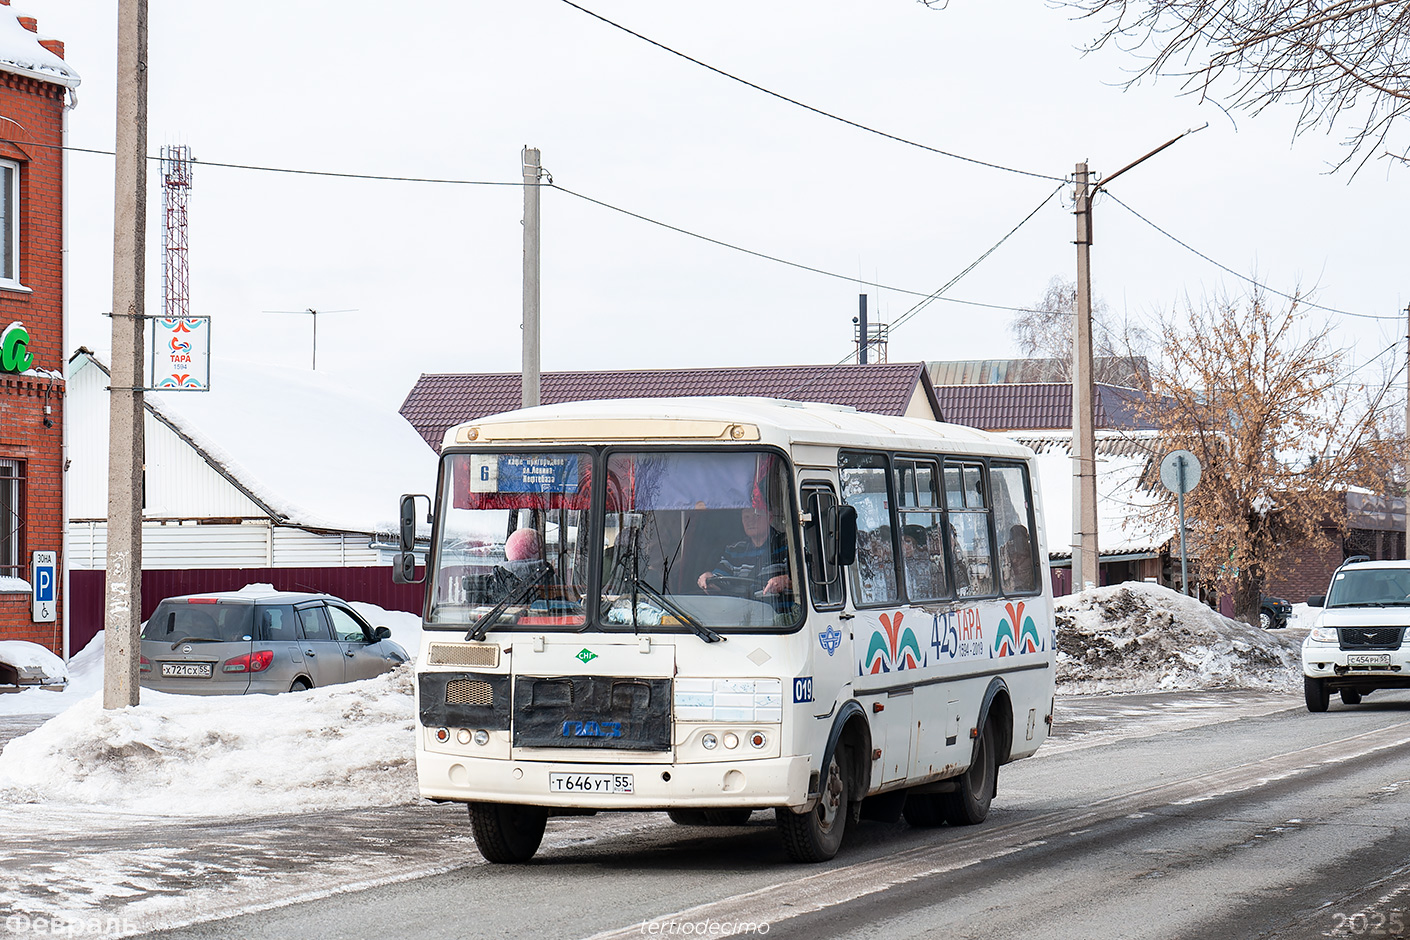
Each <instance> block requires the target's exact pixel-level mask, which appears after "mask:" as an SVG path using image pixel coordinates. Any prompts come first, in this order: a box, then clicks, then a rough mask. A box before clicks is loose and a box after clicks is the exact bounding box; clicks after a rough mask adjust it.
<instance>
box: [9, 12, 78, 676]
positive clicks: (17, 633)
mask: <svg viewBox="0 0 1410 940" xmlns="http://www.w3.org/2000/svg"><path fill="white" fill-rule="evenodd" d="M3 12H5V13H8V8H5V10H4V11H3ZM64 95H65V91H64V89H63V88H62V87H60V86H58V85H53V84H50V83H48V82H41V81H36V80H34V79H30V78H24V77H21V76H18V75H13V74H11V73H8V72H0V137H3V138H5V140H7V141H15V143H0V156H3V157H4V158H6V159H9V160H14V161H16V162H18V163H19V165H20V173H19V190H20V200H19V211H20V238H19V250H18V275H19V282H20V284H21V285H22V286H23V287H24V288H26V289H25V290H19V289H12V288H0V329H3V328H4V327H6V326H8V325H9V324H11V323H13V322H16V321H19V322H20V323H23V324H24V326H25V329H26V330H27V331H28V333H29V336H30V342H29V352H30V354H32V355H33V356H34V363H33V366H32V367H31V371H30V373H29V374H25V375H4V376H0V459H9V460H17V461H22V462H23V465H24V476H25V481H24V484H23V488H22V494H21V509H20V518H19V520H18V523H19V527H18V535H19V555H20V558H19V561H20V568H19V570H14V569H9V570H3V571H0V575H9V576H14V577H21V578H24V579H26V580H28V579H29V565H30V559H31V558H32V555H33V553H34V552H36V551H52V552H56V553H58V561H59V563H60V565H62V564H63V532H64V519H63V486H64V467H63V460H64V455H63V426H64V403H65V400H66V396H65V394H64V383H63V380H62V378H60V377H59V376H61V375H62V372H63V362H64V360H63V350H64V336H63V301H64V298H63V224H62V222H63V184H64V180H63V161H62V151H61V150H60V149H59V147H60V145H61V144H62V142H63V140H62V138H63V106H64ZM34 370H47V371H49V372H52V373H53V376H52V377H51V376H49V375H44V374H35V371H34ZM46 406H47V407H48V409H49V411H48V413H47V414H46V413H45V408H46ZM46 417H47V418H48V419H49V420H50V422H51V426H50V427H45V426H44V419H45V418H46ZM57 596H58V603H57V605H56V619H55V620H54V621H53V622H38V623H37V622H35V621H34V620H33V619H32V617H31V609H32V608H31V605H32V598H31V595H30V594H29V593H28V592H25V593H0V640H29V641H31V642H34V643H39V644H42V645H43V646H46V647H48V648H49V649H51V650H53V651H54V652H55V653H58V654H60V655H62V654H63V651H64V650H63V618H64V611H63V605H64V603H65V602H66V598H65V597H64V595H63V592H62V591H59V592H58V595H57Z"/></svg>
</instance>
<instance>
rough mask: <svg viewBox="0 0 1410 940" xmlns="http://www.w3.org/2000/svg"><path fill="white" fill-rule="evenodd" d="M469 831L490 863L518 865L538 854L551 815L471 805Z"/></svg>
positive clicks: (538, 809) (526, 809)
mask: <svg viewBox="0 0 1410 940" xmlns="http://www.w3.org/2000/svg"><path fill="white" fill-rule="evenodd" d="M469 808H470V829H471V831H472V832H473V833H474V834H475V847H476V848H477V849H479V850H480V854H481V855H483V856H484V857H485V861H487V862H498V863H502V864H509V865H516V864H520V863H523V862H527V861H528V860H529V859H531V858H533V857H534V853H535V852H537V851H538V850H539V843H541V842H542V841H543V831H544V828H545V827H546V826H547V825H548V811H547V810H545V809H543V808H542V807H539V806H517V805H514V804H512V803H471V804H469Z"/></svg>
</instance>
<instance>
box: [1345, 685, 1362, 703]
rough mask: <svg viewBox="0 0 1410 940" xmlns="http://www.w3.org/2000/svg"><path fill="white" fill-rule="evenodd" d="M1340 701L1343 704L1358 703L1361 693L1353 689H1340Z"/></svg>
mask: <svg viewBox="0 0 1410 940" xmlns="http://www.w3.org/2000/svg"><path fill="white" fill-rule="evenodd" d="M1341 702H1342V704H1343V705H1360V704H1361V693H1360V692H1358V691H1356V690H1355V689H1342V690H1341Z"/></svg>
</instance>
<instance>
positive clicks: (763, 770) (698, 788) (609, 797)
mask: <svg viewBox="0 0 1410 940" xmlns="http://www.w3.org/2000/svg"><path fill="white" fill-rule="evenodd" d="M811 769H812V768H811V764H810V762H809V760H808V758H807V757H803V756H794V757H779V758H768V759H760V760H742V761H735V762H729V761H717V762H710V763H696V764H629V763H610V764H609V763H602V764H586V763H579V762H576V761H574V762H571V763H569V762H564V763H558V762H554V761H525V760H496V759H484V758H481V759H474V758H466V757H462V756H459V755H455V754H440V753H436V752H432V751H418V752H417V754H416V776H417V780H418V782H419V783H420V786H421V795H422V796H423V797H425V798H427V799H431V800H450V801H455V802H461V803H479V802H485V803H518V804H525V805H531V806H557V807H564V808H579V809H592V810H647V809H676V808H688V807H689V808H700V809H709V808H711V807H743V806H750V807H754V808H756V809H762V808H766V807H772V806H790V807H793V808H794V809H803V808H805V807H806V806H807V804H808V777H809V774H810V772H811ZM624 777H629V778H630V781H629V786H630V790H631V792H622V788H623V786H624V784H627V781H624V780H622V779H621V778H624ZM555 779H556V780H557V781H558V782H557V784H556V786H557V787H563V786H565V785H569V786H573V787H575V789H571V790H565V789H557V788H555V784H554V783H553V782H552V781H554V780H555ZM583 786H588V787H594V788H595V789H581V787H583ZM614 791H615V792H614Z"/></svg>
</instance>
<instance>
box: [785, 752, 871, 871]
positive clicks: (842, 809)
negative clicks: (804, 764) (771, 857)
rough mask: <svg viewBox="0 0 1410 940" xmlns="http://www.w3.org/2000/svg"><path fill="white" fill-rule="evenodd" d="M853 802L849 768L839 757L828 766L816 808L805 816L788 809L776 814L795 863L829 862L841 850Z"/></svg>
mask: <svg viewBox="0 0 1410 940" xmlns="http://www.w3.org/2000/svg"><path fill="white" fill-rule="evenodd" d="M851 798H852V793H851V785H850V784H849V782H848V775H847V766H846V764H844V763H843V762H842V760H841V759H840V758H839V757H838V755H837V754H833V755H832V761H831V762H830V763H829V764H828V766H827V780H826V782H824V783H823V788H822V796H820V797H819V798H818V802H817V805H816V806H814V807H813V808H812V810H810V811H809V812H806V813H795V812H793V810H791V809H789V808H788V807H786V806H780V807H779V808H778V809H776V810H775V811H774V816H775V818H776V819H777V821H778V831H779V834H780V835H781V836H782V837H783V848H784V850H785V851H787V852H788V857H789V858H791V859H793V860H794V861H795V862H826V861H828V860H829V859H831V858H832V857H833V856H835V855H836V854H837V850H838V849H839V848H841V847H842V833H843V831H844V830H845V829H846V828H847V814H848V812H849V806H850V800H851Z"/></svg>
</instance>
